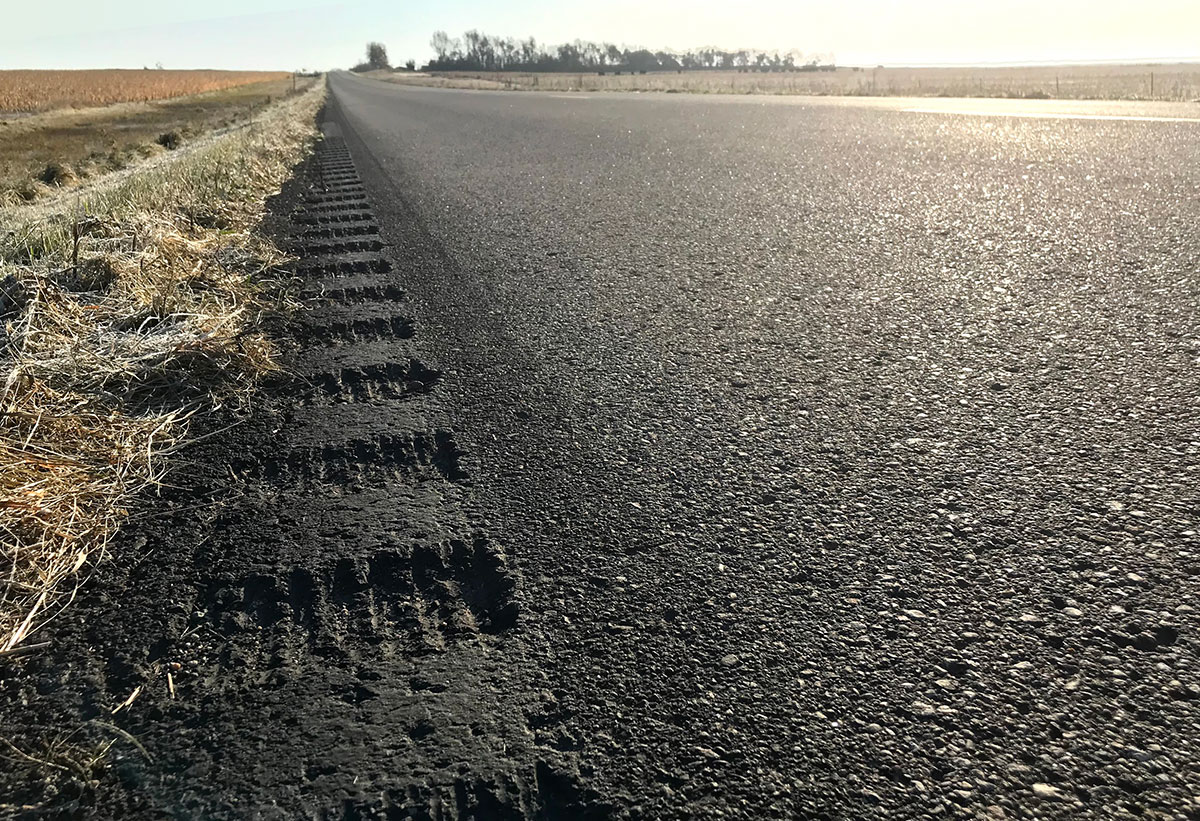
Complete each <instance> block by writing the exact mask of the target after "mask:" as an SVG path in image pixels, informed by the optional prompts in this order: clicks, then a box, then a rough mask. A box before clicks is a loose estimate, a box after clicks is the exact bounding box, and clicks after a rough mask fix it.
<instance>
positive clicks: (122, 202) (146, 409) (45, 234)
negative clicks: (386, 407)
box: [0, 88, 323, 657]
mask: <svg viewBox="0 0 1200 821" xmlns="http://www.w3.org/2000/svg"><path fill="white" fill-rule="evenodd" d="M322 96H323V91H322V89H320V88H313V89H311V90H310V91H309V92H308V93H305V94H303V95H300V96H298V97H295V98H292V99H289V100H286V101H283V102H280V103H277V104H276V105H275V106H273V107H272V108H271V109H269V110H268V111H266V112H264V114H263V116H262V117H261V119H260V125H261V127H258V128H253V129H242V130H238V131H235V132H233V133H230V134H227V135H225V136H223V137H220V138H218V139H215V140H212V141H210V142H209V143H206V144H204V145H202V146H200V147H199V148H197V149H196V150H194V151H191V152H188V153H182V154H179V155H177V157H173V159H172V161H171V162H167V163H164V164H161V165H159V166H156V167H155V168H152V169H146V170H142V171H139V172H137V173H135V174H132V175H130V176H128V177H124V178H120V179H116V180H114V181H111V182H109V183H105V184H101V185H100V186H98V187H97V188H96V189H94V190H91V191H89V192H88V198H87V200H86V201H83V202H78V203H77V202H75V197H70V198H63V197H60V198H57V199H56V200H52V201H50V202H48V203H47V204H45V205H38V206H21V207H11V208H8V209H0V225H2V226H3V230H2V231H0V323H2V324H0V344H2V348H0V657H2V656H4V655H7V654H11V653H13V652H19V651H20V650H21V649H23V648H21V647H19V645H21V644H22V643H24V642H25V641H26V639H27V638H28V637H29V636H30V635H31V634H32V633H33V632H34V631H36V629H37V628H38V627H39V626H40V625H41V624H43V623H44V622H45V621H46V620H47V619H49V618H52V617H53V616H54V614H55V613H56V612H58V611H59V610H60V609H61V608H62V607H63V606H65V604H66V603H68V602H69V601H70V598H71V596H72V591H73V589H74V586H75V585H74V582H77V581H78V580H79V578H80V576H81V574H82V573H84V572H85V571H87V570H88V569H89V568H94V567H95V566H96V563H97V562H98V561H99V560H100V559H101V558H103V556H104V552H105V548H106V545H107V544H108V541H109V539H110V537H111V535H112V534H113V532H114V530H115V529H116V528H117V527H118V525H119V524H120V522H121V521H122V519H123V518H124V516H125V515H126V511H127V509H128V505H129V503H130V500H131V499H132V498H134V497H135V495H136V494H138V493H139V492H142V491H144V490H146V489H148V488H151V487H152V486H153V485H154V484H155V483H156V482H157V481H158V480H159V479H160V478H161V476H162V470H163V469H162V461H161V459H162V457H163V456H164V455H165V454H166V453H168V452H170V451H171V449H172V448H173V447H175V446H176V445H178V443H180V442H181V441H182V439H183V437H184V436H185V434H186V430H187V421H188V420H189V419H190V418H192V417H194V416H195V415H196V414H197V413H200V412H203V411H204V410H205V409H207V408H209V407H211V406H212V404H213V403H214V402H215V401H218V400H228V399H229V398H230V397H231V396H235V395H237V394H238V393H239V392H243V391H246V390H248V389H249V388H250V387H251V386H252V385H253V381H254V378H255V376H256V375H258V374H261V373H263V372H264V371H268V370H270V369H271V368H273V367H274V364H273V358H272V354H273V348H272V345H271V343H270V342H269V340H267V339H266V338H265V337H264V336H263V334H262V333H261V332H260V331H259V330H258V328H257V324H258V318H259V317H260V315H262V314H263V312H264V311H268V310H271V309H272V308H273V307H278V300H279V299H280V298H282V297H281V292H279V291H278V289H273V288H271V287H269V285H270V281H271V278H272V277H273V276H274V274H273V273H272V272H273V271H274V270H275V268H276V266H277V264H278V263H279V262H280V260H281V259H282V255H281V254H280V253H279V251H278V250H276V249H275V248H274V247H273V246H272V245H271V244H270V243H269V242H268V241H266V240H265V239H264V238H262V237H261V236H259V235H257V234H256V233H255V230H254V229H255V227H256V225H257V224H258V222H259V220H260V219H261V216H262V213H263V208H264V200H265V198H266V197H267V196H268V195H269V194H270V193H272V192H273V191H275V190H277V188H278V187H279V185H280V184H281V183H282V182H283V180H284V179H286V178H287V176H288V175H289V173H290V170H291V167H292V165H293V164H294V163H295V162H296V161H297V160H298V159H299V157H300V156H301V155H302V153H303V152H304V150H305V149H306V147H307V146H308V145H309V143H310V142H311V140H312V139H313V138H314V136H315V130H314V115H315V112H316V109H317V107H318V106H319V105H320V102H321V99H322Z"/></svg>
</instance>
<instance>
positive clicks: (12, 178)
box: [0, 71, 313, 201]
mask: <svg viewBox="0 0 1200 821" xmlns="http://www.w3.org/2000/svg"><path fill="white" fill-rule="evenodd" d="M15 73H18V72H0V78H3V77H4V75H6V74H15ZM26 73H30V74H38V75H43V76H44V77H46V79H47V80H48V81H49V82H50V83H51V85H52V83H53V78H52V77H51V75H59V74H64V75H66V74H72V75H84V74H90V75H104V74H108V75H124V74H131V75H143V74H145V75H161V74H176V75H192V74H196V75H200V74H211V75H221V76H222V77H223V78H224V79H229V78H230V77H239V78H241V79H242V81H241V82H240V83H239V84H236V85H231V86H227V87H224V88H220V89H217V90H209V91H203V92H200V93H194V94H187V95H185V96H175V97H171V98H169V99H148V100H144V101H141V102H136V101H124V102H116V103H112V104H111V105H106V106H101V105H95V106H89V107H86V108H71V107H67V108H59V109H56V110H52V111H44V112H41V113H35V114H30V115H20V114H18V115H15V116H13V115H9V116H7V117H6V115H5V114H3V113H0V200H5V201H24V200H34V199H38V198H40V197H42V196H44V195H46V194H48V193H51V192H52V191H54V190H57V189H59V188H61V187H67V186H71V185H74V184H75V183H76V182H78V181H80V180H86V179H88V178H91V177H95V176H98V175H101V174H104V173H107V172H109V171H114V170H119V169H121V168H124V167H126V166H128V165H131V164H133V163H136V162H138V161H139V160H141V159H143V158H145V157H148V156H150V155H152V154H155V153H158V152H161V151H163V150H164V148H165V147H167V148H169V147H176V146H178V145H180V144H186V143H187V142H189V141H191V140H193V139H195V138H197V137H199V136H201V135H203V134H205V133H209V132H212V131H214V130H216V129H221V128H226V127H229V126H232V125H235V124H237V123H239V122H245V121H247V120H248V119H249V118H250V117H252V116H254V114H255V112H257V111H260V110H261V109H263V108H264V107H265V106H267V105H268V104H269V103H270V102H271V101H272V100H278V99H279V98H280V97H283V96H286V95H288V94H291V93H292V92H293V88H295V90H296V91H303V90H304V89H307V88H308V87H309V86H311V84H312V83H313V80H312V79H311V78H307V77H303V78H296V81H295V83H293V79H292V76H291V75H290V74H287V73H284V72H256V71H229V72H217V71H214V72H186V71H178V72H162V71H149V72H54V71H44V72H26ZM226 75H229V76H228V77H227V76H226ZM264 78H265V79H264ZM197 79H198V78H197ZM246 80H250V81H249V82H247V81H246ZM5 81H6V80H5V79H0V85H2V84H3V83H4V82H5ZM176 88H179V86H176ZM130 89H132V86H129V87H127V90H126V92H125V93H127V94H132V93H135V92H134V91H132V90H130ZM164 89H165V87H164ZM119 91H120V88H119V82H118V84H117V86H115V87H114V88H113V89H112V90H110V91H109V92H107V94H108V97H109V98H112V97H114V96H116V95H117V94H118V92H119ZM37 93H38V94H41V95H42V96H43V98H49V97H50V96H52V95H53V94H54V92H53V91H52V89H51V87H50V86H48V87H47V88H46V89H42V90H41V91H39V92H37ZM140 93H143V94H150V93H152V92H151V90H150V86H143V87H142V91H141V92H140ZM57 99H59V100H64V99H66V97H64V96H59V97H58V98H57ZM75 99H76V100H77V101H78V100H82V99H83V97H82V96H79V95H77V96H76V97H75ZM2 107H3V106H0V108H2Z"/></svg>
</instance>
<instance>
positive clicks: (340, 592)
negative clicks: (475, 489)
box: [0, 126, 608, 818]
mask: <svg viewBox="0 0 1200 821" xmlns="http://www.w3.org/2000/svg"><path fill="white" fill-rule="evenodd" d="M329 129H330V130H331V131H332V133H331V134H330V135H329V138H328V139H327V140H326V141H325V142H324V143H323V144H322V146H321V148H320V150H319V153H318V155H317V156H316V158H315V159H314V160H312V161H311V162H310V163H309V164H308V165H307V167H305V168H304V169H302V170H301V172H300V173H299V174H298V175H297V178H296V181H295V182H294V183H292V184H291V185H290V187H289V190H286V191H285V192H284V193H283V194H282V195H281V196H280V197H279V198H278V200H277V201H276V203H275V204H274V206H275V207H274V211H275V212H276V213H277V214H287V213H289V212H290V213H291V216H290V218H288V219H284V218H278V219H277V220H276V223H277V224H276V225H275V226H274V229H275V230H276V231H277V232H279V233H280V234H281V235H286V242H287V243H288V245H289V246H290V247H291V248H292V249H293V250H295V251H296V252H297V253H298V255H299V256H300V258H301V259H300V262H299V263H298V264H297V269H296V274H297V276H298V277H299V278H300V279H301V281H302V283H303V289H304V294H305V296H306V297H307V298H308V300H309V304H310V306H311V309H310V310H307V311H305V312H304V313H303V314H302V315H301V317H300V318H299V319H298V320H296V321H294V322H292V323H291V324H289V325H288V326H286V327H281V328H279V329H278V330H279V333H280V334H281V335H282V336H287V337H290V338H293V339H294V340H295V344H294V346H293V347H294V350H293V353H292V355H291V357H290V360H289V362H288V372H289V376H288V377H287V378H286V379H282V380H279V381H278V383H277V384H275V385H273V386H271V389H270V390H269V391H268V392H267V393H266V395H265V396H264V397H263V398H262V400H261V402H260V403H259V405H258V406H257V407H254V408H252V409H249V410H248V411H244V412H242V413H233V412H230V413H227V414H225V415H224V417H223V418H222V419H220V420H218V421H216V422H214V423H213V424H212V425H211V426H210V427H209V429H208V430H207V431H206V432H203V433H204V435H205V436H206V437H207V438H203V439H202V440H201V441H199V443H198V444H197V445H195V446H194V447H192V448H191V449H189V450H188V451H186V452H185V453H184V454H183V455H182V456H181V457H179V458H178V459H177V462H176V471H175V473H174V474H173V480H172V481H173V486H171V487H168V488H166V489H165V490H164V492H163V496H162V498H161V499H154V500H146V502H145V504H144V506H143V509H142V510H141V511H140V513H139V515H137V516H136V517H135V519H134V522H133V523H132V525H131V526H130V527H128V528H127V529H126V531H125V532H124V533H123V534H122V537H121V539H120V542H119V544H117V545H116V546H115V548H114V551H113V552H114V555H115V563H114V564H111V565H108V566H105V567H104V568H103V570H102V572H101V573H99V574H97V576H96V578H94V579H93V580H92V581H91V582H90V583H89V584H88V585H87V586H86V587H85V588H84V589H83V590H82V591H81V593H80V597H79V600H78V601H77V602H76V603H75V605H74V606H73V607H72V608H71V610H70V611H68V613H67V614H66V615H65V616H63V617H62V618H61V619H60V620H58V621H57V622H55V623H53V624H52V625H51V626H50V627H49V628H48V629H46V630H45V631H44V632H43V633H41V634H40V639H39V640H41V641H47V642H49V648H48V649H45V650H41V651H38V652H36V653H33V654H30V655H28V656H26V657H24V658H21V659H10V660H7V661H5V662H4V665H5V666H4V668H3V670H2V671H0V676H2V679H0V704H2V705H3V709H2V710H0V737H2V738H4V739H7V740H8V742H9V744H10V745H11V746H10V748H9V749H8V750H6V751H5V750H0V754H3V755H4V756H5V757H4V758H3V759H0V761H2V763H0V795H3V796H5V798H4V799H3V800H2V801H0V815H4V814H5V813H8V814H11V815H14V816H19V817H80V818H83V817H88V818H92V817H108V818H112V817H122V818H158V817H172V818H247V817H253V818H292V817H300V816H303V817H329V818H369V817H388V818H392V817H409V816H410V815H411V816H412V817H426V818H448V817H476V818H503V817H512V818H525V817H570V818H577V817H586V816H588V815H589V814H593V813H595V814H602V815H608V812H607V811H606V809H605V808H604V807H603V805H601V804H597V803H595V802H593V801H592V800H591V799H590V798H589V797H588V796H587V795H585V794H584V793H583V791H582V790H581V789H580V788H579V787H578V786H577V781H576V774H575V773H574V772H573V770H572V765H571V762H570V761H569V760H567V759H565V758H563V757H562V756H558V755H556V754H549V753H545V752H543V753H541V754H539V753H537V752H536V751H535V750H534V749H533V745H532V738H533V736H532V730H531V728H530V726H529V724H528V722H527V718H526V716H528V715H535V714H538V713H539V712H540V711H539V698H540V697H539V695H538V692H539V690H538V687H537V682H536V681H532V680H531V679H530V668H529V665H528V664H527V663H526V662H525V661H524V659H523V658H522V657H521V653H520V650H519V648H518V647H517V646H516V644H515V643H513V642H510V641H509V637H510V636H511V635H512V634H513V633H514V631H516V630H517V629H518V628H519V624H520V620H521V605H520V602H521V593H520V583H519V578H518V575H517V574H516V573H515V572H514V570H513V569H512V568H511V567H510V565H509V561H508V558H507V556H506V552H505V546H504V545H503V544H498V543H497V542H496V541H495V540H494V539H493V538H492V535H491V534H490V533H489V532H488V531H487V528H486V527H484V526H483V525H481V524H480V523H479V522H477V521H475V518H474V517H473V514H472V506H471V497H472V488H471V478H472V462H471V458H470V456H469V455H468V454H465V453H463V452H462V450H461V449H460V447H459V446H458V445H457V443H456V438H455V432H454V431H453V430H452V429H450V428H449V427H448V426H447V424H446V422H445V415H444V414H443V413H442V411H441V410H440V408H439V403H438V387H439V379H440V376H441V375H440V374H439V372H438V370H437V369H436V368H435V367H433V366H431V365H430V364H429V363H426V362H424V361H423V360H422V359H421V351H420V347H421V346H420V343H419V342H417V341H415V339H414V337H418V336H419V330H420V329H419V328H417V327H414V324H413V322H412V320H411V319H410V313H409V311H408V310H407V309H406V306H405V294H404V291H403V289H402V288H401V287H400V286H399V284H398V283H397V281H396V275H395V271H394V266H393V263H392V261H390V260H389V258H388V255H387V249H386V248H385V247H384V245H383V244H382V242H381V241H380V238H379V235H378V234H377V232H376V231H377V227H376V225H375V222H374V217H373V214H372V210H371V207H370V205H369V204H368V202H367V199H366V195H365V194H364V192H363V188H362V185H361V183H360V180H359V178H358V175H357V174H356V172H355V169H354V166H353V163H352V161H351V159H350V156H349V153H348V152H347V151H346V149H345V147H344V145H343V144H342V141H341V139H340V138H339V137H338V135H337V131H336V126H332V127H329ZM230 425H233V427H228V426H230ZM544 695H545V696H546V697H549V695H548V694H544ZM105 751H107V752H106V753H105Z"/></svg>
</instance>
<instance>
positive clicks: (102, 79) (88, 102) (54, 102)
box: [0, 69, 288, 112]
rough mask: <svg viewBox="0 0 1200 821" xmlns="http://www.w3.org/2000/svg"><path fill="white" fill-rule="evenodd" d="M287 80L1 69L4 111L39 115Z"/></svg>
mask: <svg viewBox="0 0 1200 821" xmlns="http://www.w3.org/2000/svg"><path fill="white" fill-rule="evenodd" d="M286 76H288V75H287V73H286V72H282V71H207V70H198V71H170V70H166V69H137V70H127V69H95V70H81V71H30V70H16V71H0V112H3V111H9V112H37V111H50V110H52V109H56V108H81V107H93V106H106V105H112V104H114V103H138V102H146V101H148V100H165V99H168V98H170V97H183V96H186V95H189V94H202V93H204V92H208V91H220V90H222V89H226V88H232V87H234V86H240V85H246V84H247V83H258V82H263V81H266V80H278V79H282V78H283V77H286Z"/></svg>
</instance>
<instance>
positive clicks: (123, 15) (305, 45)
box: [0, 0, 1200, 70]
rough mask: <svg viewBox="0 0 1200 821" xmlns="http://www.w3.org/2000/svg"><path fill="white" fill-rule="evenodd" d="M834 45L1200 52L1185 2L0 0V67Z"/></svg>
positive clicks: (853, 57)
mask: <svg viewBox="0 0 1200 821" xmlns="http://www.w3.org/2000/svg"><path fill="white" fill-rule="evenodd" d="M470 28H477V29H479V30H481V31H485V32H487V33H489V34H498V35H505V36H517V37H526V36H530V35H532V36H534V37H536V38H537V39H538V40H539V41H541V42H544V43H550V44H554V43H559V42H566V41H570V40H575V39H584V40H600V41H608V42H614V43H617V44H619V45H625V46H645V47H648V48H650V49H651V50H655V51H657V50H659V49H664V48H667V49H680V50H682V49H685V48H692V47H700V46H717V47H720V48H727V49H738V48H757V49H766V50H772V49H780V50H788V49H800V50H801V51H804V52H807V53H820V54H833V55H834V56H835V58H836V60H837V63H838V64H839V65H867V66H873V65H877V64H883V65H984V64H996V63H1035V62H1087V61H1122V60H1125V61H1158V62H1167V61H1172V60H1180V59H1183V60H1191V61H1196V60H1200V35H1198V32H1200V0H1141V1H1140V2H1136V3H1135V2H1131V0H987V1H986V2H984V1H983V0H819V2H809V0H738V1H737V2H730V0H602V2H596V0H589V2H577V0H436V2H430V3H424V4H414V3H411V2H405V0H349V1H348V2H319V1H318V2H313V0H204V2H198V3H187V2H180V3H171V2H163V0H105V2H100V1H99V0H42V2H31V0H0V69H7V68H141V67H143V66H154V65H155V64H157V63H161V64H162V65H163V66H164V67H165V68H229V69H277V70H291V69H298V68H307V69H328V68H335V67H347V66H349V65H352V64H353V63H356V62H358V61H359V60H361V59H362V55H363V51H364V46H365V44H366V42H367V41H368V40H378V41H380V42H383V43H384V44H385V45H386V46H387V49H388V54H389V56H390V57H391V60H392V62H393V63H394V64H399V63H403V62H404V61H405V60H407V59H410V58H411V59H414V60H416V61H418V62H423V61H424V60H426V59H428V58H429V57H431V56H432V51H431V50H430V48H429V37H430V35H431V34H432V33H433V32H434V31H435V30H437V29H443V30H445V31H447V32H449V33H450V34H451V36H458V35H460V34H461V33H462V32H463V31H465V30H466V29H470Z"/></svg>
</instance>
